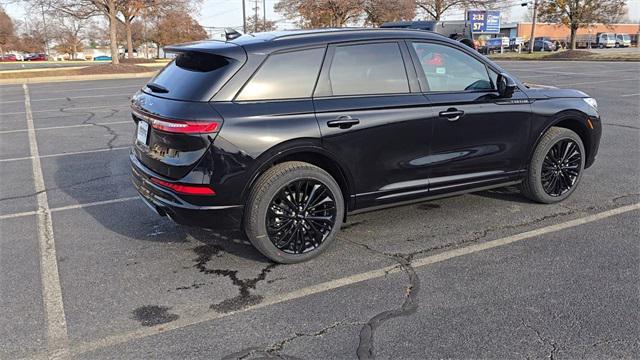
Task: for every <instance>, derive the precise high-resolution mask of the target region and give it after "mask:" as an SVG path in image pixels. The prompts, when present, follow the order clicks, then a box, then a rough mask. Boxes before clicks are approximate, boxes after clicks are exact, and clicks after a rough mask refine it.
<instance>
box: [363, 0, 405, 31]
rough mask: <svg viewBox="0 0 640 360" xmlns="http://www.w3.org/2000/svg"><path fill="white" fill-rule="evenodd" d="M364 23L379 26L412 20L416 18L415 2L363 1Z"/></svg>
mask: <svg viewBox="0 0 640 360" xmlns="http://www.w3.org/2000/svg"><path fill="white" fill-rule="evenodd" d="M364 12H365V14H366V15H367V18H366V22H367V23H368V24H371V25H374V26H380V25H382V24H383V23H385V22H388V21H400V20H412V19H413V18H414V17H415V16H416V2H415V0H397V1H387V0H365V1H364Z"/></svg>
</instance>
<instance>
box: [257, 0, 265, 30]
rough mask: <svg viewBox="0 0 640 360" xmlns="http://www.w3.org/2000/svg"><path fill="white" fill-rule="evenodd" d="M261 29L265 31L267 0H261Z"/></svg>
mask: <svg viewBox="0 0 640 360" xmlns="http://www.w3.org/2000/svg"><path fill="white" fill-rule="evenodd" d="M256 20H257V19H256ZM262 31H267V0H262Z"/></svg>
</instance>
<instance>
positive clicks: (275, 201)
mask: <svg viewBox="0 0 640 360" xmlns="http://www.w3.org/2000/svg"><path fill="white" fill-rule="evenodd" d="M343 216H344V199H343V196H342V191H341V190H340V186H339V185H338V184H337V183H336V181H335V179H334V178H333V177H332V176H331V175H330V174H329V173H327V172H326V171H324V170H323V169H321V168H319V167H317V166H314V165H312V164H309V163H305V162H299V161H290V162H284V163H281V164H277V165H275V166H274V167H272V168H270V169H269V170H267V171H266V172H265V173H264V174H262V175H261V176H260V177H259V178H258V180H257V181H256V183H255V185H254V186H253V188H252V190H251V194H250V195H249V200H248V201H247V204H246V206H245V216H244V230H245V233H246V235H247V237H248V238H249V241H251V243H252V244H253V246H255V247H256V249H258V251H260V252H261V253H262V254H263V255H264V256H266V257H268V258H269V259H271V260H273V261H275V262H278V263H284V264H293V263H298V262H303V261H307V260H309V259H311V258H314V257H316V256H318V255H320V253H322V252H323V251H325V250H326V249H327V247H329V246H330V245H331V243H333V241H334V240H335V237H336V234H337V232H338V231H339V230H340V226H341V225H342V219H343Z"/></svg>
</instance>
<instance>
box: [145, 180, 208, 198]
mask: <svg viewBox="0 0 640 360" xmlns="http://www.w3.org/2000/svg"><path fill="white" fill-rule="evenodd" d="M151 182H152V183H154V184H156V185H159V186H162V187H165V188H169V189H171V190H173V191H175V192H177V193H179V194H184V195H215V194H216V192H215V191H213V189H212V188H210V187H208V186H206V185H184V184H176V183H170V182H168V181H164V180H160V179H157V178H154V177H152V178H151Z"/></svg>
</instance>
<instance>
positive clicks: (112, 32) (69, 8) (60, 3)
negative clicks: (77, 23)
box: [50, 0, 123, 65]
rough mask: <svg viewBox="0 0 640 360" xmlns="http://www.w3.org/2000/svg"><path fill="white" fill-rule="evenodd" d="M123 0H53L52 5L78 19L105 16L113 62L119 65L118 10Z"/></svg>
mask: <svg viewBox="0 0 640 360" xmlns="http://www.w3.org/2000/svg"><path fill="white" fill-rule="evenodd" d="M122 1H123V0H53V1H50V6H51V7H52V8H54V9H55V10H57V11H60V12H63V13H65V14H68V15H71V16H74V17H76V18H78V19H88V18H89V17H92V16H97V15H99V16H103V17H105V18H106V19H107V22H108V23H109V47H110V50H111V63H112V64H114V65H117V64H119V63H120V61H119V59H118V28H117V25H118V11H119V10H120V7H121V6H122Z"/></svg>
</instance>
